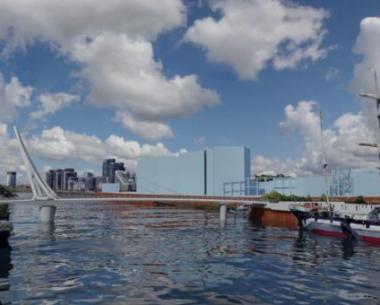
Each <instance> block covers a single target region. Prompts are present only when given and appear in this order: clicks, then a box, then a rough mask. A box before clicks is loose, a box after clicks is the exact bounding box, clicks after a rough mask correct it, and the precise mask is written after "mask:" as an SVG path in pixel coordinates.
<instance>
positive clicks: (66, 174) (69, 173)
mask: <svg viewBox="0 0 380 305" xmlns="http://www.w3.org/2000/svg"><path fill="white" fill-rule="evenodd" d="M77 177H78V174H77V172H76V171H75V170H74V169H73V168H65V169H64V170H63V181H62V188H61V189H62V190H64V191H67V190H68V189H69V180H70V179H72V178H77Z"/></svg>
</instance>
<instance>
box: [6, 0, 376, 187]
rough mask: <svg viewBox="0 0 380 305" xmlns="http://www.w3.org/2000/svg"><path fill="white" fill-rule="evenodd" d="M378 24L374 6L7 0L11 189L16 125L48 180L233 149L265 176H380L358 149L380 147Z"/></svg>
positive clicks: (237, 0) (294, 1)
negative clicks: (357, 171) (107, 162)
mask: <svg viewBox="0 0 380 305" xmlns="http://www.w3.org/2000/svg"><path fill="white" fill-rule="evenodd" d="M376 16H380V1H374V0H350V1H346V0H330V1H327V0H324V1H323V0H308V1H306V0H286V1H285V0H203V1H202V0H160V1H156V0H123V1H122V0H108V1H102V0H78V1H74V2H73V1H68V0H59V1H58V0H17V1H14V0H2V1H0V179H1V180H3V179H4V173H5V171H7V170H17V171H20V173H22V170H23V165H22V163H21V161H20V156H19V152H18V147H17V143H16V141H15V136H14V133H13V130H12V126H17V127H18V128H19V129H20V130H21V132H22V134H23V136H24V138H25V139H26V143H27V146H28V149H29V151H30V153H31V155H32V157H33V159H34V160H35V161H36V164H37V166H38V168H39V169H40V171H46V170H47V169H49V168H60V167H68V166H69V167H75V168H76V169H78V171H79V172H84V171H89V170H90V171H94V172H95V173H100V169H101V162H102V160H103V159H105V158H107V157H116V158H118V159H120V160H122V161H124V162H125V163H126V165H127V167H128V169H129V170H131V171H134V170H135V168H136V164H137V161H138V159H139V158H141V157H145V156H163V155H178V154H182V153H186V152H188V151H194V150H200V149H204V148H206V147H214V146H225V145H244V146H246V147H248V148H250V150H251V155H252V156H251V157H252V171H253V173H255V174H262V173H277V174H279V173H282V174H287V175H298V176H301V175H313V174H318V173H320V172H321V164H323V162H324V159H326V160H327V162H328V163H329V166H330V168H338V167H353V168H373V167H378V162H379V161H378V158H377V154H378V152H377V151H376V150H374V149H372V148H366V147H360V146H358V143H360V142H370V143H377V142H378V139H379V137H380V134H379V128H378V125H377V122H376V108H375V105H374V103H373V102H371V101H366V100H364V99H362V98H360V97H359V96H358V93H360V92H362V91H366V92H370V93H375V92H376V87H375V82H374V71H376V70H377V71H380V17H376ZM379 73H380V72H379ZM320 111H321V112H322V117H323V120H322V128H323V131H322V132H321V129H320V125H321V122H320V115H319V113H320ZM322 139H323V140H322ZM324 151H325V153H323V152H324ZM21 176H22V174H21ZM1 180H0V181H1Z"/></svg>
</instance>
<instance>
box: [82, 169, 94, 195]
mask: <svg viewBox="0 0 380 305" xmlns="http://www.w3.org/2000/svg"><path fill="white" fill-rule="evenodd" d="M84 178H85V180H84V183H85V186H84V189H85V190H86V191H94V190H95V176H94V174H93V173H91V172H86V173H84Z"/></svg>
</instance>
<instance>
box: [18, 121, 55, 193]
mask: <svg viewBox="0 0 380 305" xmlns="http://www.w3.org/2000/svg"><path fill="white" fill-rule="evenodd" d="M13 130H14V132H15V134H16V138H17V140H18V144H19V146H20V151H21V156H22V159H23V161H24V165H25V168H26V171H27V173H28V177H29V181H30V186H31V188H32V192H33V200H56V199H58V198H59V197H58V196H57V194H56V193H55V192H54V191H53V190H52V189H51V188H50V186H49V185H48V184H47V183H46V182H45V180H43V179H42V178H41V176H40V174H39V173H38V171H37V169H36V167H35V166H34V164H33V161H32V159H31V158H30V156H29V154H28V151H27V150H26V146H25V143H24V141H23V139H22V137H21V135H20V132H19V131H18V129H17V127H16V126H14V127H13Z"/></svg>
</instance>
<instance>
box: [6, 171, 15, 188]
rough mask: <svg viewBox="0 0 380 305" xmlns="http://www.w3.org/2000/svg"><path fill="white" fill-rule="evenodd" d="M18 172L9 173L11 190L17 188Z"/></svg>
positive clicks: (8, 180) (8, 182) (8, 181)
mask: <svg viewBox="0 0 380 305" xmlns="http://www.w3.org/2000/svg"><path fill="white" fill-rule="evenodd" d="M16 175H17V173H16V172H7V186H9V187H11V188H15V187H16Z"/></svg>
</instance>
